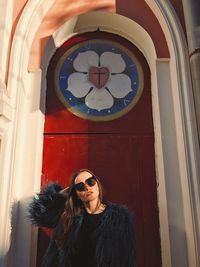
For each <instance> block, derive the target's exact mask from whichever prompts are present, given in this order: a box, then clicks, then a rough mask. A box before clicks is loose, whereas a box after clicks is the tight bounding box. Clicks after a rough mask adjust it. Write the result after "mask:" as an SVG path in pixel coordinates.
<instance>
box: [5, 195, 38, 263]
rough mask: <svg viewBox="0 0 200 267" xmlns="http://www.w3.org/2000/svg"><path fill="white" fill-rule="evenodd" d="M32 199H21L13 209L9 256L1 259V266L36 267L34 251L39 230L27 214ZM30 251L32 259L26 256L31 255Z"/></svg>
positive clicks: (14, 204) (15, 203)
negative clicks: (33, 225)
mask: <svg viewBox="0 0 200 267" xmlns="http://www.w3.org/2000/svg"><path fill="white" fill-rule="evenodd" d="M31 199H32V197H29V198H24V199H21V200H20V201H17V202H14V203H13V205H12V207H11V213H10V216H11V234H10V248H9V251H8V253H7V255H6V256H5V257H4V258H2V259H0V266H6V267H33V266H35V262H34V258H35V257H34V255H35V254H34V253H36V251H34V250H35V249H34V248H36V244H35V242H37V238H36V236H37V228H36V227H32V225H31V223H30V221H29V219H28V212H27V207H28V205H29V203H30V201H31ZM19 240H20V242H19ZM17 241H18V242H17ZM16 244H20V246H19V245H16ZM22 251H23V253H22ZM30 251H31V255H32V259H30V258H27V257H26V255H30Z"/></svg>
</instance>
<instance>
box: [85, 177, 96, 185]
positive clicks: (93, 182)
mask: <svg viewBox="0 0 200 267" xmlns="http://www.w3.org/2000/svg"><path fill="white" fill-rule="evenodd" d="M86 182H87V184H88V185H89V186H94V185H95V184H96V179H95V177H90V178H88V179H87V180H86Z"/></svg>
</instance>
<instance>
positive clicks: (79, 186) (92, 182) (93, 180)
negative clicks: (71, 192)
mask: <svg viewBox="0 0 200 267" xmlns="http://www.w3.org/2000/svg"><path fill="white" fill-rule="evenodd" d="M96 182H97V180H96V177H95V176H91V177H89V178H87V179H86V180H85V183H83V182H80V183H78V184H75V185H74V188H75V190H77V191H78V192H83V191H85V185H86V184H87V185H88V186H89V187H92V186H94V185H95V184H96Z"/></svg>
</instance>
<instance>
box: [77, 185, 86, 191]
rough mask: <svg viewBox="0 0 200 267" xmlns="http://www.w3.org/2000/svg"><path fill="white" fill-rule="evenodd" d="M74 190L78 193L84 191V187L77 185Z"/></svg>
mask: <svg viewBox="0 0 200 267" xmlns="http://www.w3.org/2000/svg"><path fill="white" fill-rule="evenodd" d="M75 189H76V190H77V191H79V192H82V191H84V189H85V187H84V183H78V184H76V185H75Z"/></svg>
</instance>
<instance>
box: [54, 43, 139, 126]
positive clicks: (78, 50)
mask: <svg viewBox="0 0 200 267" xmlns="http://www.w3.org/2000/svg"><path fill="white" fill-rule="evenodd" d="M55 73H56V75H55V86H56V91H57V94H58V96H59V98H60V100H61V101H62V102H63V103H64V105H65V106H66V107H67V108H68V109H69V110H70V111H71V112H73V113H74V114H75V115H77V116H79V117H82V118H84V119H89V120H95V121H106V120H113V119H116V118H118V117H121V116H123V115H124V114H126V113H127V112H128V111H129V110H130V109H132V108H133V107H134V105H135V104H136V103H137V101H138V100H139V98H140V96H141V94H142V90H143V72H142V68H141V65H140V63H139V62H138V60H137V59H136V57H135V56H134V54H133V53H132V52H131V51H130V50H129V49H127V48H126V47H124V46H123V45H120V44H119V43H117V42H114V41H110V40H102V39H95V40H90V41H84V42H81V43H79V44H76V45H74V46H73V47H71V48H70V49H68V50H67V51H66V52H65V53H64V54H63V55H62V57H61V58H60V59H59V61H58V63H57V66H56V71H55Z"/></svg>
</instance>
